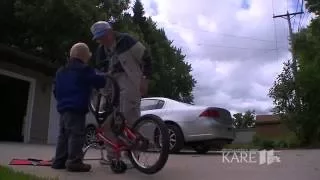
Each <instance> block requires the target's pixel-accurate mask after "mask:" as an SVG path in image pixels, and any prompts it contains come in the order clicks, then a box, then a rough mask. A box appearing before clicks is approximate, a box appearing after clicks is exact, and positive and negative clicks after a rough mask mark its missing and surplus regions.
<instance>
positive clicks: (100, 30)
mask: <svg viewBox="0 0 320 180" xmlns="http://www.w3.org/2000/svg"><path fill="white" fill-rule="evenodd" d="M109 29H112V28H111V25H110V24H109V23H108V22H106V21H98V22H95V23H94V24H93V25H92V26H91V28H90V30H91V33H92V35H93V38H92V40H96V39H97V38H100V37H102V36H103V35H104V34H105V32H106V31H107V30H109Z"/></svg>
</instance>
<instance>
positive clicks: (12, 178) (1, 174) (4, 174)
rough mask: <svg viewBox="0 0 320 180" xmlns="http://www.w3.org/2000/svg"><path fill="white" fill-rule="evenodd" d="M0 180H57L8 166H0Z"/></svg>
mask: <svg viewBox="0 0 320 180" xmlns="http://www.w3.org/2000/svg"><path fill="white" fill-rule="evenodd" d="M0 180H58V178H45V177H37V176H34V175H30V174H26V173H23V172H19V171H16V170H14V169H12V168H9V167H4V166H0Z"/></svg>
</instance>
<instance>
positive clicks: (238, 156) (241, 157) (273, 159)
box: [221, 149, 281, 165]
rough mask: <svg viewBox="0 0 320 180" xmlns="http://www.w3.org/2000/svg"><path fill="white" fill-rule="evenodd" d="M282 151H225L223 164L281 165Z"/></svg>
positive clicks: (223, 151) (223, 152)
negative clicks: (280, 153) (280, 154)
mask: <svg viewBox="0 0 320 180" xmlns="http://www.w3.org/2000/svg"><path fill="white" fill-rule="evenodd" d="M279 152H280V151H275V150H273V149H272V150H265V149H264V150H260V151H259V150H245V149H239V150H238V149H224V150H222V151H221V153H222V162H223V163H258V164H259V165H263V164H266V165H270V164H273V163H280V162H281V160H280V156H279Z"/></svg>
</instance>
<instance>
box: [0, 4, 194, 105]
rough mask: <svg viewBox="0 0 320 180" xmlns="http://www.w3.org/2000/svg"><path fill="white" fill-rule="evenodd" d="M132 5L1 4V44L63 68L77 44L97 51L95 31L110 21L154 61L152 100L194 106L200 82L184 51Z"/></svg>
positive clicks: (137, 5) (141, 11)
mask: <svg viewBox="0 0 320 180" xmlns="http://www.w3.org/2000/svg"><path fill="white" fill-rule="evenodd" d="M129 8H130V7H129V0H91V1H87V0H68V1H65V0H2V1H0V23H1V25H2V26H1V27H2V28H1V33H0V39H1V43H2V44H5V45H8V46H11V47H16V48H18V49H20V50H21V51H24V52H27V53H30V54H33V55H36V56H39V57H43V58H44V59H50V60H51V61H52V62H55V63H58V64H64V63H65V59H66V58H67V56H68V51H69V48H70V47H71V45H72V44H74V43H75V42H77V41H83V42H85V43H87V44H88V45H89V47H90V49H91V50H92V51H93V52H94V49H95V48H96V47H97V43H95V42H94V41H92V39H91V38H92V35H91V33H90V26H91V25H92V24H93V23H94V22H95V21H97V20H107V21H109V22H111V23H112V26H113V28H114V29H115V30H116V31H120V32H126V33H129V34H130V35H132V36H134V37H135V38H136V39H138V40H140V41H141V42H142V43H143V44H144V45H145V46H146V47H147V49H149V51H150V52H151V55H152V57H153V62H152V63H153V69H154V70H153V74H152V79H151V83H150V95H151V96H164V97H168V98H172V99H176V100H180V101H183V102H192V101H193V96H192V93H191V92H192V89H193V87H194V85H195V80H194V79H193V77H192V75H191V74H190V71H191V66H190V65H189V64H187V63H186V62H184V58H185V55H183V54H182V52H181V49H179V48H176V47H174V46H173V45H172V41H170V40H168V38H167V37H166V35H165V32H164V30H163V29H159V28H157V26H156V23H155V22H154V21H153V20H152V19H151V18H146V17H145V16H144V9H143V6H142V3H141V2H140V1H136V3H135V6H134V7H133V11H134V15H133V16H132V15H131V14H129V13H128V12H127V10H128V9H129Z"/></svg>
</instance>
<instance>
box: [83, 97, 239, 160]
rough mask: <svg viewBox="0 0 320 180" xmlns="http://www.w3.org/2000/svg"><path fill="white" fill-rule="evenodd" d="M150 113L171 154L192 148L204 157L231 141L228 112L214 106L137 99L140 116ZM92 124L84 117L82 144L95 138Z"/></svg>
mask: <svg viewBox="0 0 320 180" xmlns="http://www.w3.org/2000/svg"><path fill="white" fill-rule="evenodd" d="M145 114H154V115H157V116H159V117H161V118H162V119H163V120H164V121H165V123H166V124H167V126H168V129H169V134H170V150H171V153H177V152H179V151H180V150H181V149H182V148H185V147H192V148H193V149H194V150H195V151H196V152H198V153H201V154H204V153H206V152H208V151H209V150H210V149H212V150H220V149H222V148H223V146H224V145H225V144H229V143H231V142H232V141H233V140H234V138H235V131H234V128H233V126H232V117H231V114H230V112H229V111H228V110H226V109H223V108H218V107H207V106H195V105H190V104H185V103H182V102H178V101H175V100H172V99H168V98H163V97H150V98H143V99H142V100H141V115H142V116H143V115H145ZM96 125H97V124H96V121H95V120H94V116H93V115H92V114H91V113H89V114H88V116H87V139H86V142H87V143H90V141H92V140H94V139H95V136H94V135H95V127H96Z"/></svg>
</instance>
